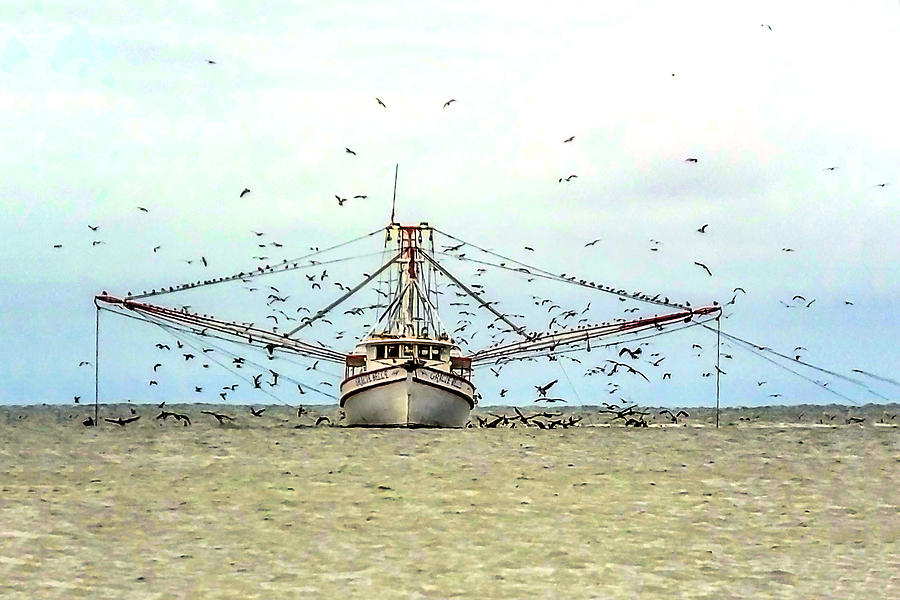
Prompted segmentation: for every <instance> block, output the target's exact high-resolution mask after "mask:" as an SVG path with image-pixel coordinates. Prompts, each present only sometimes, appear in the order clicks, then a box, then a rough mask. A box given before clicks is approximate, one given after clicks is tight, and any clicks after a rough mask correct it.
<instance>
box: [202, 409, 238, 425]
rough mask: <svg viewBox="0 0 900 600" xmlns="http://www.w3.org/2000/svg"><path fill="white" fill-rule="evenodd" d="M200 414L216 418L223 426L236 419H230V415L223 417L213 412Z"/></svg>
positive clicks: (207, 411)
mask: <svg viewBox="0 0 900 600" xmlns="http://www.w3.org/2000/svg"><path fill="white" fill-rule="evenodd" d="M200 414H204V415H212V416H214V417H215V418H216V420H217V421H218V422H219V425H223V424H224V423H225V421H234V418H232V417H229V416H228V415H222V414H219V413H215V412H213V411H211V410H201V411H200Z"/></svg>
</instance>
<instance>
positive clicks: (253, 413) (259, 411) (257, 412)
mask: <svg viewBox="0 0 900 600" xmlns="http://www.w3.org/2000/svg"><path fill="white" fill-rule="evenodd" d="M264 412H266V409H265V408H260V409H259V410H254V409H253V407H252V406H251V407H250V414H252V415H253V416H254V417H261V416H262V414H263V413H264Z"/></svg>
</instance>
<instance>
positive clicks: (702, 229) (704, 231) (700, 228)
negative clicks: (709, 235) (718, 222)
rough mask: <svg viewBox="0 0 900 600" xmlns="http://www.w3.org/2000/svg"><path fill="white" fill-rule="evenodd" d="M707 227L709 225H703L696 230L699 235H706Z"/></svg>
mask: <svg viewBox="0 0 900 600" xmlns="http://www.w3.org/2000/svg"><path fill="white" fill-rule="evenodd" d="M707 227H709V223H704V224H703V225H702V226H701V227H699V228H698V229H697V231H699V232H700V233H706V228H707Z"/></svg>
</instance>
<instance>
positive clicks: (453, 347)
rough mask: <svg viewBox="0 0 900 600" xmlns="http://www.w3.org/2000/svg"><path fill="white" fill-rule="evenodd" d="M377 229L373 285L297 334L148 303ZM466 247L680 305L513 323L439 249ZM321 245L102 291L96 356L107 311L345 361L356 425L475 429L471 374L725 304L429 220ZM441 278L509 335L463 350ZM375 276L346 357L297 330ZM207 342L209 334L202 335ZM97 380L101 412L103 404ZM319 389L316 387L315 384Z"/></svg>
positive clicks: (271, 271) (506, 263)
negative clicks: (517, 253) (247, 264)
mask: <svg viewBox="0 0 900 600" xmlns="http://www.w3.org/2000/svg"><path fill="white" fill-rule="evenodd" d="M436 233H437V234H440V235H442V236H445V239H447V240H448V241H450V240H452V241H453V243H454V244H456V245H455V246H449V247H444V251H443V252H440V253H436V252H435V247H434V237H435V234H436ZM379 234H381V235H383V236H384V250H383V253H384V256H385V257H386V258H387V257H390V258H387V259H386V260H384V262H383V263H382V264H381V266H380V267H379V268H378V269H377V270H375V271H374V272H373V273H371V274H365V276H364V279H363V281H362V282H360V283H359V284H358V285H356V286H355V287H353V288H349V287H346V288H342V289H345V290H346V293H343V294H342V295H341V296H340V297H338V298H337V299H335V300H334V301H333V302H331V303H330V304H329V305H328V306H326V307H324V308H322V309H321V310H318V311H316V312H315V313H314V314H311V315H310V316H307V317H304V318H303V319H302V321H301V323H300V325H298V326H296V327H294V328H293V329H291V330H290V331H287V332H280V331H279V330H278V328H277V327H272V328H271V329H265V328H264V327H263V326H261V325H256V324H254V323H252V322H242V321H234V320H233V321H227V320H223V319H219V318H216V317H213V316H211V315H206V314H199V313H196V312H191V311H188V310H187V308H186V307H182V308H169V307H164V306H160V305H157V304H150V303H148V302H146V301H145V300H146V299H147V298H150V297H154V296H159V295H162V294H170V293H175V292H181V291H185V290H189V289H192V288H197V287H204V286H210V285H218V284H225V283H228V282H236V281H241V282H249V281H250V280H251V279H255V278H260V277H268V276H270V275H275V274H279V273H284V272H286V271H293V270H297V269H309V268H313V267H318V268H321V265H323V264H325V263H323V262H318V261H317V260H313V259H312V258H311V257H312V256H318V255H321V254H322V253H324V252H327V251H331V250H334V249H337V248H339V247H342V246H344V245H346V244H349V243H351V242H355V241H357V240H362V239H365V238H369V237H372V236H375V235H379ZM464 245H468V246H470V247H472V248H475V249H477V250H479V251H482V252H485V253H487V254H488V255H490V256H493V257H494V258H499V259H502V260H503V262H499V264H494V263H491V262H489V260H485V261H481V260H479V261H476V262H479V263H480V264H482V265H492V266H494V267H497V268H500V269H506V270H508V271H514V272H516V273H518V274H521V275H523V276H526V277H530V278H534V277H541V278H545V279H548V280H554V281H558V282H561V283H567V284H571V285H577V286H580V287H582V288H588V289H590V290H591V291H593V292H598V293H606V294H612V295H615V296H619V297H620V298H623V297H624V298H628V299H631V300H636V301H641V302H644V303H649V304H656V305H660V306H664V307H668V308H670V309H674V310H673V311H672V312H668V313H666V314H661V315H660V314H654V315H652V316H647V317H642V318H638V319H633V320H625V319H615V320H612V321H608V322H602V323H598V324H588V325H581V326H578V327H562V328H561V329H559V330H553V331H545V332H531V331H528V330H526V328H525V327H523V326H521V325H517V324H515V323H513V322H512V320H511V319H512V318H514V316H513V315H509V314H504V313H502V312H499V311H498V310H497V309H496V308H494V306H493V305H494V304H495V303H494V302H488V301H486V300H485V299H484V298H483V297H482V293H483V292H481V291H475V290H474V289H472V288H474V287H480V286H474V285H473V286H472V287H469V286H467V285H466V284H465V283H463V282H462V281H461V280H460V279H458V278H457V277H455V276H454V275H453V274H452V273H451V272H450V271H448V270H447V269H446V268H445V267H444V266H443V265H442V264H441V263H440V262H439V261H438V260H437V256H438V254H440V255H442V256H444V257H451V258H455V259H459V260H463V259H464V255H462V254H460V255H453V254H452V253H450V250H452V249H454V248H455V249H458V248H460V247H462V246H464ZM315 250H316V251H315V252H314V253H312V254H307V255H305V256H302V257H299V258H296V259H293V260H284V261H282V262H281V263H276V264H274V265H265V266H258V267H255V268H254V269H252V270H249V271H242V272H240V273H236V274H232V275H228V276H224V277H217V278H212V279H206V280H201V281H197V282H191V283H184V284H180V285H174V286H168V287H162V288H159V289H153V290H150V291H149V292H148V291H144V292H142V293H141V294H131V293H130V292H129V293H128V294H127V295H126V296H125V297H121V298H120V297H116V296H113V295H110V294H108V293H107V292H105V291H104V292H102V293H101V294H98V295H97V296H95V297H94V304H95V306H96V307H97V338H96V344H97V348H98V354H97V358H99V339H100V338H99V323H100V320H99V319H100V312H101V310H108V311H112V312H116V313H119V314H122V315H125V316H129V317H132V318H137V319H139V320H144V321H146V322H149V323H153V324H155V325H158V326H160V327H162V328H163V329H165V330H166V331H167V332H168V333H170V334H172V335H175V336H176V337H177V336H185V337H184V340H186V342H185V343H188V342H189V340H190V339H193V340H194V341H196V342H198V343H211V339H217V340H225V341H228V342H233V343H235V344H239V345H243V346H253V347H256V348H258V349H261V350H263V351H264V352H265V353H266V355H267V356H266V358H268V359H274V358H276V357H278V356H279V355H281V354H286V355H293V356H300V357H304V358H306V359H312V360H315V361H325V362H330V363H333V364H338V365H342V367H343V370H344V372H343V380H342V381H341V383H340V395H339V397H337V398H335V399H336V400H338V401H339V403H340V406H341V408H342V409H343V412H344V416H345V424H346V425H351V426H363V427H365V426H368V427H450V428H453V427H465V426H466V423H467V421H468V418H469V413H470V411H471V410H472V409H473V408H474V407H475V406H476V404H477V403H478V394H477V393H476V391H475V385H474V384H473V383H472V371H473V368H475V367H477V366H487V365H502V364H504V363H506V362H511V361H516V360H523V359H529V358H533V357H536V356H537V357H540V356H545V357H546V356H550V355H553V354H554V353H556V352H559V351H563V350H567V351H577V350H580V349H586V350H587V351H590V350H591V341H592V340H600V339H607V338H613V337H616V336H620V335H623V334H629V333H632V334H637V333H640V332H642V331H647V332H648V333H652V334H653V335H656V334H657V333H658V332H661V331H662V330H663V328H665V327H667V326H670V325H675V326H677V325H679V324H681V323H692V324H699V323H701V322H703V321H705V320H710V319H715V318H718V317H719V316H720V315H721V308H720V307H719V306H718V305H716V304H714V305H713V306H705V307H697V308H692V307H690V305H689V304H687V303H685V304H678V303H674V302H669V299H668V298H665V299H660V298H661V296H660V295H657V296H654V297H650V296H649V295H648V294H643V293H641V292H626V291H625V290H624V289H617V288H614V287H612V286H605V285H602V284H598V283H594V282H590V281H586V280H584V279H580V280H579V279H576V278H575V277H571V276H569V277H565V276H562V275H557V274H554V273H551V272H549V271H546V270H542V269H539V268H537V267H534V266H530V265H526V264H524V263H522V262H520V261H517V260H515V259H511V258H507V257H503V256H501V255H499V254H496V253H494V252H492V251H489V250H484V249H483V248H480V247H479V246H477V245H474V244H471V243H469V242H465V241H462V240H460V239H459V238H456V237H454V236H452V235H450V234H447V233H444V232H442V231H439V230H437V229H435V228H433V227H431V226H430V225H429V224H428V223H420V224H419V225H401V224H400V223H397V222H394V221H393V219H392V222H391V223H390V224H389V225H388V226H387V227H383V228H379V229H376V230H375V231H373V232H371V233H369V234H367V235H364V236H362V237H360V238H357V239H356V240H351V241H349V242H343V243H340V244H337V245H335V246H332V247H330V248H327V249H325V250H321V251H320V250H318V249H315ZM490 256H488V257H487V258H490ZM323 276H324V275H323ZM307 277H309V276H307ZM442 279H448V280H449V281H450V282H452V283H450V284H448V285H452V286H454V287H455V288H456V289H457V290H458V291H456V294H457V295H459V296H462V295H466V296H468V297H470V298H471V299H472V300H474V301H475V306H476V307H477V308H478V309H483V310H484V311H486V312H488V313H490V314H491V315H492V316H493V323H495V324H496V325H493V324H492V325H491V327H496V328H497V329H498V330H499V331H500V332H501V334H502V336H503V338H502V339H500V340H499V341H495V342H494V343H493V344H491V345H490V346H488V347H486V348H483V349H480V350H475V351H470V352H465V353H464V352H463V351H462V350H461V347H460V345H459V344H458V343H457V341H456V340H454V338H453V336H452V335H451V333H449V332H448V329H447V328H446V327H445V325H444V324H443V323H442V322H441V319H440V317H439V315H438V311H439V307H440V295H441V291H440V290H438V282H439V280H442ZM376 280H377V283H376V285H377V286H378V290H377V291H378V293H379V300H378V304H376V305H373V306H370V307H368V308H374V309H376V311H375V313H376V315H377V318H376V320H375V323H374V325H373V326H371V327H370V329H369V331H368V333H366V335H364V336H363V337H362V338H361V339H360V341H359V342H358V343H357V344H356V345H355V347H354V349H353V351H352V352H350V353H349V354H347V353H345V352H341V351H340V350H337V349H334V348H331V347H329V346H328V345H326V344H325V343H323V342H321V341H316V342H309V341H304V340H303V339H301V338H299V337H297V334H298V333H299V332H300V331H301V330H303V329H304V328H307V327H310V326H311V325H313V324H314V323H316V322H317V321H319V320H321V319H323V318H324V317H325V316H326V315H327V314H329V313H330V311H331V310H332V309H334V308H335V307H337V306H338V305H340V304H341V303H343V302H344V301H345V300H347V299H348V298H349V297H350V296H353V295H354V294H356V293H357V292H358V291H359V290H360V289H362V288H363V287H365V286H367V285H369V284H371V283H373V282H376ZM382 298H383V300H382ZM354 310H362V309H353V310H351V311H347V312H349V313H353V311H354ZM345 314H346V313H345ZM573 314H574V313H573ZM679 328H680V327H679ZM674 330H677V328H676V329H674ZM506 336H513V338H514V339H512V341H508V340H507V339H506ZM201 338H206V339H204V340H202V341H201ZM207 340H210V341H207ZM233 360H234V361H235V362H236V363H237V362H238V361H239V362H240V363H241V365H243V364H244V358H243V357H236V356H235V357H233ZM98 364H99V363H98V362H95V380H96V379H98V378H99V375H98V372H99V366H98ZM248 364H250V363H248ZM255 366H256V367H257V368H258V369H259V370H260V371H261V372H263V373H265V371H266V370H267V368H266V366H264V365H262V364H256V365H255ZM268 370H271V369H268ZM307 370H309V369H307ZM273 373H274V372H273ZM235 374H237V373H235ZM260 377H262V375H258V376H256V377H253V380H254V383H255V387H256V388H261V386H260V383H259V378H260ZM285 378H288V376H286V375H283V376H282V379H285ZM245 380H246V377H245ZM288 380H290V379H289V378H288ZM290 381H293V382H294V383H297V387H298V388H300V391H301V392H303V387H304V386H303V385H301V384H300V383H299V382H297V381H296V380H290ZM276 383H277V378H276ZM270 385H271V386H274V385H275V384H274V383H271V384H270ZM96 387H97V386H95V413H96V412H97V406H98V403H99V401H98V400H97V397H96V396H97V395H98V394H97V393H96ZM309 387H310V388H311V389H313V390H315V388H314V387H312V386H309ZM329 397H332V398H333V397H334V396H329ZM97 420H98V419H95V421H97Z"/></svg>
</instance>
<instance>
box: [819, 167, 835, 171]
mask: <svg viewBox="0 0 900 600" xmlns="http://www.w3.org/2000/svg"><path fill="white" fill-rule="evenodd" d="M822 170H823V171H835V170H837V167H825V168H824V169H822Z"/></svg>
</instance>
